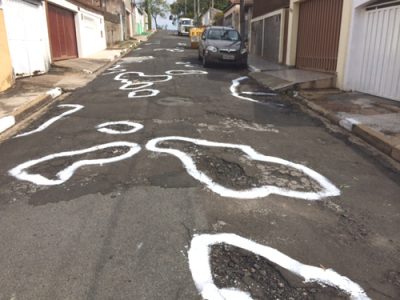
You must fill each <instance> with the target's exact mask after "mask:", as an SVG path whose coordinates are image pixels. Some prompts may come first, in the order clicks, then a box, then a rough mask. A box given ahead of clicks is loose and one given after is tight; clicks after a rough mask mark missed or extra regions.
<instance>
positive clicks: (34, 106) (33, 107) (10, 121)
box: [0, 87, 63, 135]
mask: <svg viewBox="0 0 400 300" xmlns="http://www.w3.org/2000/svg"><path fill="white" fill-rule="evenodd" d="M62 93H63V91H62V89H60V88H58V87H56V88H53V89H51V90H48V91H47V92H46V93H44V94H41V95H39V96H37V97H36V98H35V99H33V100H32V101H29V102H27V103H25V104H23V105H21V106H20V107H18V108H17V109H16V110H15V111H14V112H13V113H12V114H11V115H8V116H5V117H2V118H0V135H1V134H3V133H6V132H7V130H9V129H10V128H12V127H13V126H15V125H17V124H18V123H19V122H21V121H22V120H24V119H25V118H26V117H27V116H29V115H31V114H33V113H34V112H36V111H38V110H40V109H41V108H42V107H44V106H46V105H47V104H49V103H50V102H51V101H53V100H54V99H55V98H57V97H58V96H60V95H61V94H62Z"/></svg>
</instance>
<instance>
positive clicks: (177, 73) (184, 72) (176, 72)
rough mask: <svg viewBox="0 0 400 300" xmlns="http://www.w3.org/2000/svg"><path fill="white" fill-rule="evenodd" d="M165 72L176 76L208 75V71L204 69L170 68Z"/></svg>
mask: <svg viewBox="0 0 400 300" xmlns="http://www.w3.org/2000/svg"><path fill="white" fill-rule="evenodd" d="M165 74H168V75H175V76H181V75H206V74H208V72H207V71H203V70H169V71H166V72H165Z"/></svg>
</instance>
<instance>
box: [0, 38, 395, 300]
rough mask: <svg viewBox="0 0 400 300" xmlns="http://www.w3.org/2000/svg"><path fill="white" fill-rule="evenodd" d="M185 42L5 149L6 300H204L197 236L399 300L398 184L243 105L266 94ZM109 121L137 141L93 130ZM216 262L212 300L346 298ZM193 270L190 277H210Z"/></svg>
mask: <svg viewBox="0 0 400 300" xmlns="http://www.w3.org/2000/svg"><path fill="white" fill-rule="evenodd" d="M181 43H186V44H188V39H187V38H185V37H177V36H175V35H173V34H171V33H169V32H159V33H157V34H155V35H153V36H152V37H151V39H150V41H149V43H145V44H143V45H142V48H141V49H138V50H134V51H132V52H131V53H130V54H129V55H128V56H126V57H125V58H123V59H122V60H121V61H120V62H118V63H117V64H116V65H114V66H113V67H112V68H111V70H108V71H105V72H104V73H103V74H101V75H99V76H98V77H97V78H96V79H95V80H94V81H92V82H91V83H89V84H88V85H87V86H86V87H84V88H82V89H79V90H77V91H76V92H73V93H72V94H70V95H68V96H67V97H65V98H64V99H63V100H62V101H60V102H58V103H55V104H54V105H53V106H52V107H51V109H50V110H49V111H48V112H47V113H46V114H45V115H43V116H42V117H41V118H40V119H38V120H36V121H35V122H34V123H33V124H31V125H30V127H29V128H26V129H24V130H21V133H23V132H29V131H31V130H35V129H36V128H38V127H40V126H41V125H42V124H43V123H45V122H47V121H48V120H51V119H52V118H55V117H57V116H59V115H60V114H61V113H64V112H66V111H72V110H73V109H76V111H74V112H71V114H69V115H66V116H64V117H63V118H62V119H58V120H57V119H56V120H55V122H54V123H52V124H50V125H49V126H48V127H46V128H45V129H44V130H42V131H38V132H33V133H32V134H29V135H25V136H21V137H16V138H12V139H9V140H7V141H4V142H3V143H2V144H1V145H0V205H1V206H0V207H1V210H0V228H1V230H0V240H1V241H2V243H1V246H0V267H1V272H0V299H201V297H200V296H199V292H200V290H201V288H202V286H201V283H199V282H197V283H198V289H199V291H198V290H197V289H196V286H195V283H194V281H193V279H192V274H191V269H190V268H189V262H188V250H189V248H190V243H191V241H192V238H193V237H194V235H196V234H200V235H202V234H217V233H233V234H236V235H238V236H241V237H243V238H245V239H250V240H252V241H255V242H257V243H259V244H260V245H263V246H269V247H271V248H272V249H276V250H278V251H280V252H282V253H284V254H286V255H287V256H289V257H290V258H292V259H295V260H297V261H299V262H301V263H302V264H307V265H312V266H315V267H318V268H320V269H321V270H324V269H326V268H332V269H333V270H335V271H336V272H337V273H338V274H340V275H342V276H346V277H347V278H348V279H349V280H351V281H352V282H353V283H355V284H357V285H359V287H360V288H361V289H363V290H364V291H365V293H366V295H368V297H370V298H372V299H400V238H399V237H400V232H399V228H400V176H399V174H395V173H393V172H391V171H390V170H388V169H385V168H384V167H383V166H381V165H380V164H379V162H377V161H376V160H374V158H373V157H369V156H368V155H366V154H364V153H363V152H362V151H360V150H359V149H358V148H355V147H354V146H352V145H351V144H348V143H346V141H345V140H343V139H341V138H340V137H339V136H335V135H334V134H333V133H331V132H329V131H328V130H327V129H326V128H325V127H324V126H323V125H322V124H321V123H320V121H318V120H316V119H312V118H311V117H309V116H308V115H306V114H305V113H303V112H302V111H301V110H300V109H299V108H298V107H296V106H294V105H293V104H291V103H290V102H288V101H287V100H286V99H284V97H283V96H281V95H264V94H263V95H250V94H249V93H248V92H255V91H256V92H263V93H269V91H265V90H264V91H263V90H262V89H261V88H260V87H258V86H257V85H256V84H255V83H254V82H251V81H249V80H248V79H245V78H242V77H244V76H246V74H247V71H246V70H240V69H237V68H232V67H226V66H223V67H213V68H207V69H204V68H202V66H201V65H200V64H199V63H198V61H197V53H196V51H195V50H191V49H189V48H187V47H183V44H181ZM165 49H170V50H165ZM171 49H173V50H171ZM171 70H183V71H178V72H176V71H172V72H168V71H171ZM194 70H195V71H194ZM126 72H142V73H143V74H142V73H126ZM166 72H167V73H166ZM186 73H189V74H186ZM166 74H172V75H171V77H168V76H166ZM149 75H152V76H149ZM155 75H159V76H155ZM238 78H242V80H241V81H235V80H236V79H238ZM232 81H234V82H233V83H232ZM235 82H236V83H237V84H238V86H236V85H235ZM232 84H233V86H232ZM243 92H244V93H243ZM129 95H130V96H131V97H129ZM132 96H133V97H132ZM238 96H239V97H238ZM252 100H256V101H252ZM60 104H75V105H76V104H78V105H81V106H83V108H81V109H80V110H77V107H78V106H70V107H66V106H64V107H59V106H58V105H60ZM111 121H130V122H135V123H138V124H141V125H143V128H142V129H140V127H138V126H139V125H137V124H136V125H135V124H134V125H132V124H129V123H128V124H125V123H124V124H119V125H108V126H106V128H108V129H113V130H114V131H117V132H121V131H134V132H132V133H128V134H110V133H109V132H101V131H99V130H98V128H96V126H98V125H99V124H102V123H105V122H111ZM135 126H136V127H135ZM168 136H175V138H171V139H170V140H166V141H165V140H163V139H162V138H163V137H168ZM181 137H184V138H187V139H186V140H184V139H182V138H181ZM155 138H161V139H159V140H153V139H155ZM152 140H153V147H151V145H149V144H148V145H147V146H148V147H147V148H146V144H147V143H148V142H149V141H152ZM207 141H209V142H216V143H229V144H235V145H236V144H240V145H248V146H250V147H251V148H245V149H244V148H237V147H235V146H230V147H229V145H221V144H213V143H207ZM115 142H124V143H115ZM107 143H113V144H110V145H106V146H105V148H104V149H103V148H101V147H100V148H96V149H89V150H87V151H81V152H79V151H78V152H71V151H77V150H82V149H87V148H91V147H94V146H98V145H103V144H107ZM227 146H228V147H227ZM139 147H140V151H139ZM154 147H156V149H155V148H154ZM157 147H158V148H157ZM157 149H158V150H157ZM163 149H164V151H163ZM165 149H167V150H165ZM171 149H172V151H175V152H171V151H170V150H171ZM243 149H244V150H243ZM249 149H250V150H252V149H254V150H255V151H256V152H255V153H256V154H257V155H258V156H257V155H256V156H255V155H254V153H250V152H246V151H248V150H249ZM167 151H170V152H169V153H166V152H167ZM177 151H179V152H177ZM244 152H246V153H245V154H244ZM60 153H61V154H60ZM52 154H56V155H55V156H53V157H47V158H44V159H43V160H42V161H37V163H35V162H32V160H36V159H40V158H43V157H46V156H48V155H52ZM128 156H129V157H128ZM267 156H272V157H277V158H280V159H282V160H275V161H271V159H270V158H268V157H267ZM110 158H111V159H110ZM113 159H114V160H118V159H120V160H118V161H112V160H113ZM97 160H100V161H97ZM29 161H31V162H32V164H31V165H26V166H21V168H19V169H18V168H17V169H15V168H16V167H17V166H19V165H20V164H23V163H25V162H29ZM190 162H192V163H193V164H192V165H190ZM77 163H78V164H79V165H78V164H77ZM194 165H195V166H194ZM185 166H186V167H187V168H188V169H185ZM24 167H26V168H24ZM72 168H74V170H72ZM75 169H76V170H75ZM10 170H14V171H13V172H14V173H13V174H14V175H15V176H11V175H10V173H9V171H10ZM63 170H64V171H63ZM309 170H313V171H315V172H317V173H315V172H313V171H309ZM59 172H61V173H59ZM32 174H36V176H31V175H32ZM319 174H320V175H319ZM207 178H208V179H210V178H211V179H212V181H211V182H208V181H207ZM321 178H322V179H321ZM327 183H328V184H327ZM267 186H268V187H267ZM271 186H272V187H273V188H272V189H271ZM259 187H264V189H262V188H260V189H257V188H259ZM265 187H267V188H265ZM335 189H337V190H335ZM241 191H250V192H249V193H247V194H246V193H241ZM271 191H273V193H271V194H269V195H268V193H269V192H271ZM339 191H340V195H337V194H338V193H339ZM285 193H286V194H285ZM230 237H232V236H230ZM244 243H245V244H246V245H247V240H246V242H244ZM225 244H229V242H226V241H225ZM249 245H250V244H249ZM234 246H235V245H234ZM236 246H237V245H236ZM246 247H247V246H246ZM249 247H250V246H249ZM211 248H212V251H210V256H211V257H212V259H210V260H211V267H212V276H213V280H214V283H215V285H216V286H218V288H236V291H237V290H242V291H245V292H248V293H249V294H250V295H251V297H252V298H253V299H300V298H301V299H346V298H347V296H346V293H343V292H341V291H339V290H338V289H332V288H329V287H328V286H329V284H328V286H327V287H325V288H323V287H321V286H320V285H319V284H315V283H314V284H312V285H307V284H304V283H302V279H303V278H302V277H299V276H295V275H294V274H293V272H292V271H293V270H287V268H286V270H285V267H284V266H282V259H279V258H278V259H277V260H276V261H273V260H271V259H270V258H269V259H268V260H266V259H265V258H263V257H261V256H256V255H255V254H254V253H252V249H247V250H250V252H244V250H243V249H239V248H240V247H239V248H237V247H233V246H231V247H228V246H226V247H225V246H223V247H220V246H218V247H217V246H213V247H211ZM211 248H210V249H211ZM242 248H243V247H242ZM250 248H251V247H250ZM271 248H269V250H268V251H270V250H271ZM192 249H194V248H192ZM194 250H196V249H194ZM268 251H267V252H268ZM196 255H197V254H196V252H195V251H194V252H193V253H191V267H192V270H193V272H194V273H196V272H197V271H198V269H196V266H197V267H200V268H201V267H202V266H206V265H207V262H204V260H201V257H200V256H196ZM289 269H290V268H289ZM313 272H314V271H313ZM311 273H312V272H311ZM196 274H197V273H196ZM196 274H195V275H194V276H195V277H196V276H197V275H198V274H197V275H196ZM260 274H261V275H260ZM315 274H316V273H315ZM315 274H314V273H312V274H311V275H312V276H314V275H315ZM312 276H311V277H312ZM315 276H316V278H317V279H318V278H319V277H318V276H317V275H315ZM196 278H197V277H196ZM203 292H204V291H203ZM215 299H216V298H215ZM227 299H239V298H234V297H228V298H227ZM243 299H244V298H243ZM360 299H361V298H360Z"/></svg>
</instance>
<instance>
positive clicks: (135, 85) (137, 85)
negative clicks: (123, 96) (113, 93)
mask: <svg viewBox="0 0 400 300" xmlns="http://www.w3.org/2000/svg"><path fill="white" fill-rule="evenodd" d="M153 84H154V83H153V82H132V81H128V82H127V83H125V84H124V85H122V86H121V87H120V88H119V89H120V90H128V91H132V90H140V89H143V88H146V87H149V86H152V85H153Z"/></svg>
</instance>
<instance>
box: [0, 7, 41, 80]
mask: <svg viewBox="0 0 400 300" xmlns="http://www.w3.org/2000/svg"><path fill="white" fill-rule="evenodd" d="M4 7H5V10H4V17H5V22H6V29H7V36H8V43H9V48H10V55H11V60H12V65H13V69H14V73H15V75H16V77H22V76H28V75H33V74H40V73H43V72H46V70H47V65H48V63H49V62H48V61H47V59H46V57H47V55H48V54H47V52H46V45H45V42H44V41H45V40H46V39H47V37H46V35H45V31H44V30H43V29H42V28H45V16H44V9H43V6H42V3H41V2H40V1H31V2H27V1H22V0H6V1H5V2H4Z"/></svg>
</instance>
